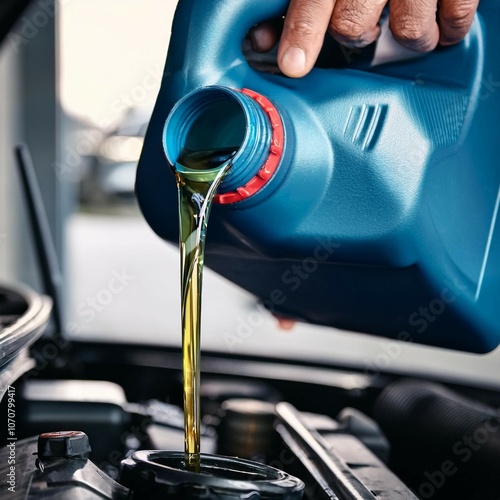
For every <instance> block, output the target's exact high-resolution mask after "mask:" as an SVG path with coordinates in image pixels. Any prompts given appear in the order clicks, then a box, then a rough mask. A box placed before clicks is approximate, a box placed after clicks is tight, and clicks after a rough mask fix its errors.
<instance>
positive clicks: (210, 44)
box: [166, 0, 289, 77]
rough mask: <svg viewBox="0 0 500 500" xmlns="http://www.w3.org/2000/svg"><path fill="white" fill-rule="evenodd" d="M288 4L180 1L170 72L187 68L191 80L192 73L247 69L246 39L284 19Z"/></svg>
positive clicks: (272, 1) (276, 0)
mask: <svg viewBox="0 0 500 500" xmlns="http://www.w3.org/2000/svg"><path fill="white" fill-rule="evenodd" d="M288 4H289V0H265V1H255V0H201V1H200V0H180V1H179V4H178V6H177V10H176V13H175V17H174V23H173V27H172V40H175V44H173V45H172V44H171V47H170V48H169V54H168V58H167V67H166V72H167V73H171V72H172V73H173V72H175V71H176V70H178V69H180V68H182V67H183V68H184V70H185V71H186V70H187V71H189V72H190V76H191V77H192V76H193V75H192V71H200V72H201V71H202V72H203V74H204V75H207V74H208V73H209V72H212V73H213V75H214V76H216V75H218V76H220V75H221V74H223V73H225V72H227V71H228V70H229V69H230V68H234V67H235V66H237V65H239V64H245V65H247V62H246V61H245V59H244V57H243V53H242V50H241V42H242V40H243V38H244V37H245V35H246V34H247V33H248V31H249V30H250V29H251V28H252V26H254V25H255V24H257V23H259V22H262V21H265V20H268V19H271V18H276V17H279V16H282V15H284V14H285V12H286V9H287V7H288ZM193 49H195V50H193ZM194 68H196V69H194Z"/></svg>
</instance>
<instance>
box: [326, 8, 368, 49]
mask: <svg viewBox="0 0 500 500" xmlns="http://www.w3.org/2000/svg"><path fill="white" fill-rule="evenodd" d="M366 14H367V9H366V6H365V5H364V4H360V5H358V7H357V8H353V7H352V6H350V7H345V8H341V9H338V10H336V11H335V12H334V16H333V18H332V19H331V21H330V25H329V30H330V31H331V32H332V33H333V34H334V35H337V36H339V37H341V38H342V39H344V40H346V41H351V42H361V41H363V38H364V37H365V36H366V33H367V31H368V26H367V25H366V20H365V15H366Z"/></svg>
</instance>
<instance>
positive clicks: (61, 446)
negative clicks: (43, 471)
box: [38, 431, 91, 460]
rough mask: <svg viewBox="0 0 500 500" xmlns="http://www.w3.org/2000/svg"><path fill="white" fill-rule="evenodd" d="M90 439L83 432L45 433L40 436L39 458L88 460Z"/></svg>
mask: <svg viewBox="0 0 500 500" xmlns="http://www.w3.org/2000/svg"><path fill="white" fill-rule="evenodd" d="M90 451H91V448H90V443H89V438H88V436H87V434H85V432H82V431H60V432H45V433H43V434H40V435H39V436H38V458H39V459H40V460H44V459H45V460H47V459H51V458H87V457H88V454H89V453H90Z"/></svg>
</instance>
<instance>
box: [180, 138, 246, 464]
mask: <svg viewBox="0 0 500 500" xmlns="http://www.w3.org/2000/svg"><path fill="white" fill-rule="evenodd" d="M237 149H238V148H237V147H236V148H225V149H218V150H207V151H189V150H183V151H182V152H181V154H180V156H179V158H178V159H177V163H176V165H175V168H174V172H175V177H176V181H177V188H178V196H179V198H178V201H179V246H180V254H181V324H182V362H183V367H182V368H183V377H184V380H183V389H184V450H185V455H186V468H187V469H188V470H191V471H194V472H199V470H200V425H201V422H200V336H201V285H202V275H203V260H204V253H205V237H206V232H207V224H208V217H209V215H210V209H211V206H212V201H213V198H214V195H215V193H216V192H217V188H218V187H219V185H220V183H221V182H222V180H223V178H224V176H225V175H226V173H227V172H228V170H229V169H230V168H231V165H232V163H231V160H232V157H233V156H234V154H235V152H236V151H237Z"/></svg>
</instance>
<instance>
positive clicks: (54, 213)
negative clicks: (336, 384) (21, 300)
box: [0, 0, 500, 386]
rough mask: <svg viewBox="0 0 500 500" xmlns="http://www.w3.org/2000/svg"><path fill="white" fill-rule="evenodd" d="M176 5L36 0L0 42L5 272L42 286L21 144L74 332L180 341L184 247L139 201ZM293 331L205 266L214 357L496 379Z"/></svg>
mask: <svg viewBox="0 0 500 500" xmlns="http://www.w3.org/2000/svg"><path fill="white" fill-rule="evenodd" d="M175 5H176V2H175V1H174V0H141V1H139V0H106V1H102V0H64V1H63V0H61V1H58V2H56V3H55V4H54V2H53V1H52V0H38V1H35V2H33V3H32V5H31V6H30V8H29V9H28V10H26V11H25V13H24V14H23V16H22V18H21V20H20V21H19V22H18V24H17V25H16V28H15V30H14V32H13V33H11V35H10V36H8V37H7V38H6V39H5V40H4V42H3V44H2V46H1V47H0V161H1V168H0V278H1V279H2V281H11V282H14V281H22V282H25V283H28V284H30V285H32V286H34V287H35V288H36V287H39V286H40V283H39V277H38V273H37V269H36V265H35V258H34V254H33V249H32V242H31V239H30V234H29V229H28V225H27V220H26V215H25V213H24V206H23V201H22V196H21V191H20V188H19V184H18V180H17V177H16V174H15V169H14V166H13V163H14V158H13V153H12V148H13V145H15V144H16V143H18V142H20V141H24V142H26V143H27V144H28V145H29V147H30V149H31V151H32V154H33V158H34V161H35V165H36V167H37V172H38V174H39V181H40V184H41V187H42V191H43V195H44V201H45V205H46V207H47V212H48V216H49V220H50V224H51V228H52V232H53V235H54V238H55V241H56V247H57V250H58V253H59V258H60V261H61V263H62V266H63V271H64V280H65V282H64V290H65V293H64V301H65V304H64V312H65V324H66V329H67V331H68V334H69V335H70V336H71V337H73V338H78V339H81V340H83V339H89V340H102V341H111V342H114V341H116V342H118V341H119V342H140V343H150V344H164V345H171V346H178V345H180V300H179V267H178V260H179V257H178V252H177V249H176V248H175V247H174V246H172V245H170V244H167V243H165V242H163V241H161V240H160V239H159V238H158V237H156V235H154V234H153V232H152V231H151V229H150V228H149V226H147V224H146V222H145V221H144V220H143V218H142V216H141V214H140V211H139V209H138V207H137V203H136V200H135V196H134V181H135V168H136V164H137V160H138V158H139V155H140V151H141V147H142V141H143V136H144V133H145V131H146V128H147V123H148V120H149V116H150V114H151V112H152V107H153V105H154V102H155V99H156V95H157V92H158V89H159V86H160V82H161V76H162V72H163V66H164V61H165V57H166V53H167V48H168V43H169V35H170V26H171V23H172V19H173V13H174V10H175ZM165 216H166V217H177V214H165ZM207 244H208V245H210V232H209V234H208V240H207ZM291 326H292V325H291V324H290V323H289V322H286V321H285V322H284V321H281V322H280V321H278V319H277V318H274V317H273V316H271V315H270V314H269V313H268V312H267V311H265V310H264V309H263V308H262V307H261V306H260V305H259V304H258V303H257V302H256V300H255V299H254V298H253V297H252V296H250V295H249V294H247V293H246V292H243V291H242V290H240V289H239V288H237V287H235V286H233V285H231V284H230V283H228V282H227V281H225V280H224V279H222V278H220V277H219V276H217V275H215V274H214V273H212V272H211V271H210V270H206V273H205V281H204V304H203V335H202V346H203V348H204V349H205V350H211V351H218V352H223V353H244V354H250V355H251V354H255V355H259V356H265V357H270V358H284V359H290V360H291V359H296V360H312V361H315V362H318V363H326V364H335V365H338V366H342V365H344V366H351V367H359V368H361V369H362V370H365V372H367V373H370V374H373V373H378V372H380V371H393V372H399V373H408V374H417V373H422V374H423V373H425V374H427V375H432V376H433V377H435V378H436V379H439V378H443V379H447V380H450V379H451V380H457V381H459V380H467V381H469V382H471V381H477V382H478V383H482V384H485V385H490V386H498V384H499V382H498V380H497V378H498V377H496V373H498V368H499V364H500V355H499V353H498V351H497V352H496V353H493V354H489V355H486V356H476V355H467V354H462V353H456V352H448V351H444V350H440V349H436V348H426V347H422V346H416V345H411V344H401V343H397V342H394V341H389V340H385V339H377V338H374V337H368V336H366V335H361V334H354V333H349V332H342V331H338V330H335V329H333V328H324V327H316V326H312V325H304V324H296V325H294V326H293V327H292V328H290V327H291Z"/></svg>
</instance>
